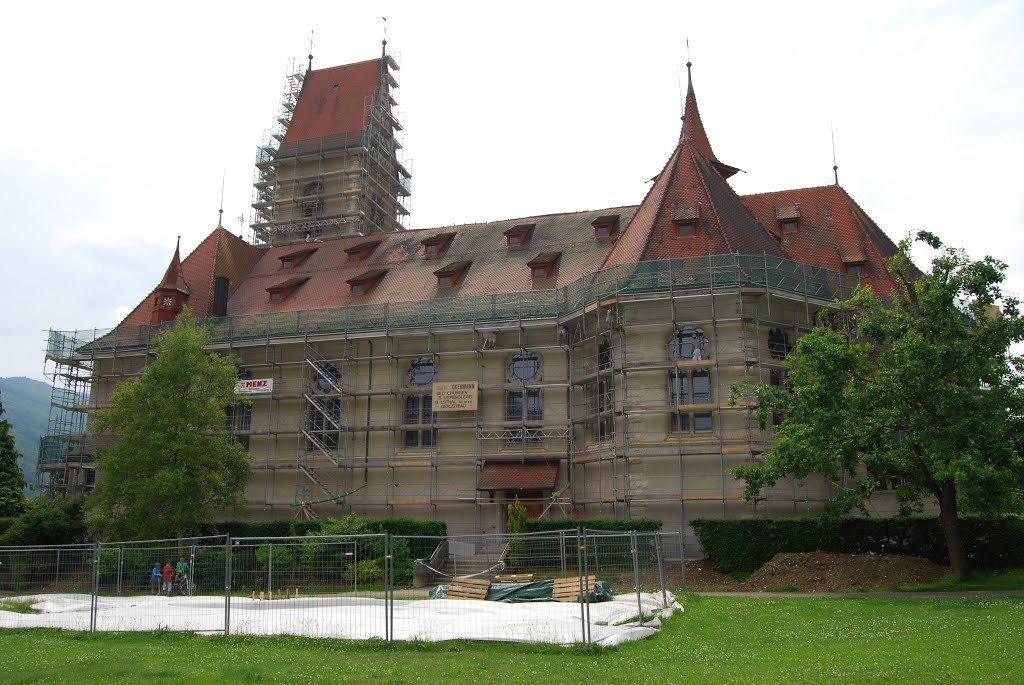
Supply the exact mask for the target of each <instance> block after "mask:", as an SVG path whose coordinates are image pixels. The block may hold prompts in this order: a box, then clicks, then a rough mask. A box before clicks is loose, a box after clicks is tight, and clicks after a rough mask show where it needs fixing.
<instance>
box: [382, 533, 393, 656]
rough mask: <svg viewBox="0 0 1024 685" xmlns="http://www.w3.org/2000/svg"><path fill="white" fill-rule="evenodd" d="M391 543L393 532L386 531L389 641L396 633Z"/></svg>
mask: <svg viewBox="0 0 1024 685" xmlns="http://www.w3.org/2000/svg"><path fill="white" fill-rule="evenodd" d="M391 545H392V540H391V533H384V635H385V639H386V640H387V641H388V642H391V641H392V640H393V639H394V635H395V626H394V622H395V595H394V590H395V588H394V578H393V577H392V573H393V571H394V567H393V566H392V558H391V552H392V549H391Z"/></svg>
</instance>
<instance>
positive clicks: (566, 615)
mask: <svg viewBox="0 0 1024 685" xmlns="http://www.w3.org/2000/svg"><path fill="white" fill-rule="evenodd" d="M7 599H8V600H11V599H14V600H21V599H31V600H33V605H32V607H33V609H34V610H36V611H38V612H40V613H36V614H21V613H14V612H9V611H0V627H3V628H40V627H49V628H66V629H69V630H88V629H89V606H90V603H91V599H92V598H91V597H90V596H89V595H81V594H65V595H28V596H25V597H22V598H7ZM668 600H669V608H667V609H663V608H662V596H661V595H660V594H656V595H654V594H641V595H640V604H641V606H642V607H643V612H644V615H645V616H647V617H651V616H658V617H661V618H667V617H668V616H671V615H672V613H674V612H675V611H677V610H682V607H681V606H679V604H677V603H676V601H675V597H674V596H673V595H671V594H668ZM96 601H97V614H96V629H97V630H99V631H151V630H161V629H162V630H174V631H194V632H222V631H223V629H224V609H225V606H224V605H225V602H224V598H223V597H160V596H155V597H154V596H148V595H144V596H138V597H98V598H97V600H96ZM637 608H638V605H637V596H636V595H635V594H632V595H621V596H619V597H616V598H615V599H614V600H613V601H610V602H599V603H595V604H591V605H589V610H590V624H591V626H590V636H591V641H592V642H593V643H595V644H599V645H602V646H612V645H617V644H619V643H622V642H627V641H629V640H637V639H640V638H644V637H647V636H649V635H653V634H654V633H655V632H657V629H658V627H660V625H661V622H660V620H659V619H658V618H654V619H651V618H648V620H646V621H645V622H644V625H640V623H639V622H638V621H637V620H636V619H637ZM580 616H581V605H579V604H573V603H563V602H529V603H524V604H506V603H503V602H486V601H478V600H460V599H432V600H400V599H396V600H395V602H394V631H393V636H394V639H395V640H423V641H438V640H501V641H506V642H542V643H551V644H563V645H566V644H573V643H578V642H582V641H583V636H582V629H583V628H582V624H581V620H580ZM385 626H386V616H385V603H384V600H382V599H374V598H368V597H302V598H301V599H294V598H293V599H283V600H282V599H275V600H273V601H262V602H261V601H260V600H258V599H256V600H253V599H250V598H248V597H235V598H232V600H231V633H232V634H233V635H239V634H246V635H301V636H305V637H320V638H338V639H346V640H366V639H370V638H381V639H383V638H384V637H385V630H386V628H385Z"/></svg>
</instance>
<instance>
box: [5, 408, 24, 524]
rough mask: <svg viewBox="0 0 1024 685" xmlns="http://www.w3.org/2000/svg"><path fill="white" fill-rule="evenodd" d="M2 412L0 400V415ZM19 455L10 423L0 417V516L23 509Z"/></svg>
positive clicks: (22, 483) (17, 512)
mask: <svg viewBox="0 0 1024 685" xmlns="http://www.w3.org/2000/svg"><path fill="white" fill-rule="evenodd" d="M3 414H4V405H3V402H0V416H3ZM20 458H21V455H20V454H19V453H18V450H16V449H15V448H14V436H13V435H11V423H10V421H8V420H7V419H0V516H17V515H18V514H20V513H21V512H23V511H25V474H24V473H22V471H21V467H20V466H18V459H20Z"/></svg>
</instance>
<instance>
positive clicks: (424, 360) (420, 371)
mask: <svg viewBox="0 0 1024 685" xmlns="http://www.w3.org/2000/svg"><path fill="white" fill-rule="evenodd" d="M436 373H437V370H436V367H435V366H434V360H433V359H431V358H430V357H420V358H419V359H417V360H416V361H414V362H413V363H412V367H410V369H409V382H410V383H412V384H413V385H427V384H428V383H433V382H434V375H435V374H436Z"/></svg>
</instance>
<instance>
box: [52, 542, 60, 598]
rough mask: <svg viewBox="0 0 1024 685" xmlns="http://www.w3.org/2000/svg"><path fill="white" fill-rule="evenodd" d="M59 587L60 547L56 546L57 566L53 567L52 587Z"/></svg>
mask: <svg viewBox="0 0 1024 685" xmlns="http://www.w3.org/2000/svg"><path fill="white" fill-rule="evenodd" d="M59 587H60V547H58V548H57V566H56V568H54V569H53V589H54V590H57V589H58V588H59Z"/></svg>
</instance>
